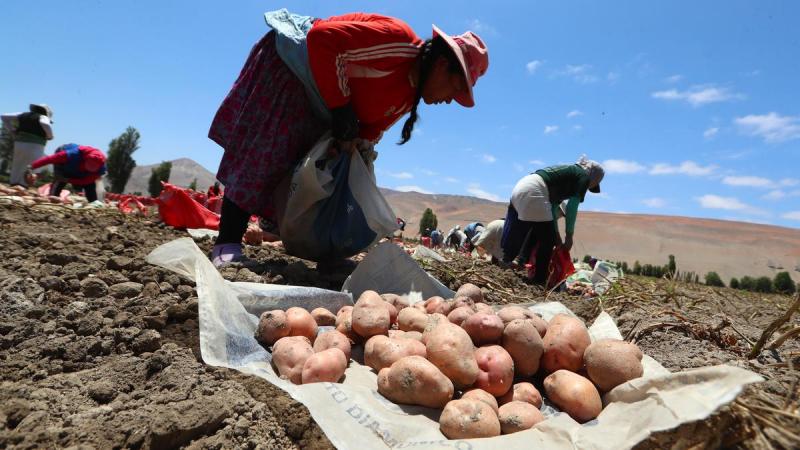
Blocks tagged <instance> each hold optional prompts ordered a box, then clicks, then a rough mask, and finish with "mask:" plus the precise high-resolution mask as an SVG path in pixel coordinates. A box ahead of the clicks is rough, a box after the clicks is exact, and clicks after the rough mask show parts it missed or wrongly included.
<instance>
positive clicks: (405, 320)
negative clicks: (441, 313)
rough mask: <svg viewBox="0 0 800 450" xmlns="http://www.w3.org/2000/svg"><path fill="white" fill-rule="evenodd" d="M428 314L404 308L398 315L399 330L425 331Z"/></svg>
mask: <svg viewBox="0 0 800 450" xmlns="http://www.w3.org/2000/svg"><path fill="white" fill-rule="evenodd" d="M426 325H428V314H426V313H425V312H424V311H421V310H419V309H417V308H403V309H402V310H400V312H399V313H398V314H397V328H399V329H400V330H402V331H419V332H420V333H422V332H423V331H425V326H426Z"/></svg>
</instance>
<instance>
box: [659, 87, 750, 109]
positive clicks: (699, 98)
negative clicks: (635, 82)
mask: <svg viewBox="0 0 800 450" xmlns="http://www.w3.org/2000/svg"><path fill="white" fill-rule="evenodd" d="M651 96H652V97H653V98H657V99H660V100H683V101H686V102H688V103H689V104H690V105H692V106H694V107H698V106H703V105H707V104H709V103H717V102H726V101H730V100H737V99H741V98H744V96H743V95H742V94H737V93H734V92H731V91H730V89H728V88H724V87H717V86H714V85H713V84H710V85H701V86H692V87H690V88H689V89H687V90H685V91H679V90H677V89H668V90H666V91H656V92H653V93H652V94H651Z"/></svg>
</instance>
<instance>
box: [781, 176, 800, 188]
mask: <svg viewBox="0 0 800 450" xmlns="http://www.w3.org/2000/svg"><path fill="white" fill-rule="evenodd" d="M798 184H800V180H798V179H797V178H784V179H782V180H781V181H780V185H781V186H797V185H798Z"/></svg>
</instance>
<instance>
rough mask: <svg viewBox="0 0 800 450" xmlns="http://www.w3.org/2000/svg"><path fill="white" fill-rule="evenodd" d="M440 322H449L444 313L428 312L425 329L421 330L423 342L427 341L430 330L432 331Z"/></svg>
mask: <svg viewBox="0 0 800 450" xmlns="http://www.w3.org/2000/svg"><path fill="white" fill-rule="evenodd" d="M442 323H450V321H449V320H447V316H445V315H444V314H440V313H433V314H428V323H427V324H425V329H424V330H422V343H423V344H424V343H425V342H428V335H429V334H430V333H431V331H433V329H434V328H436V327H437V326H439V324H442Z"/></svg>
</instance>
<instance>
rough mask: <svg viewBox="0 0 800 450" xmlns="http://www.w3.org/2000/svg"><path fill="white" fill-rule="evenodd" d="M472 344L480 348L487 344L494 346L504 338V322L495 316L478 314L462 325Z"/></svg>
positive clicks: (468, 318) (483, 313)
mask: <svg viewBox="0 0 800 450" xmlns="http://www.w3.org/2000/svg"><path fill="white" fill-rule="evenodd" d="M461 328H463V329H464V330H465V331H466V332H467V334H468V335H469V337H470V338H471V339H472V343H473V344H475V346H477V347H480V346H481V345H485V344H494V343H496V342H498V341H500V338H501V337H502V336H503V321H502V320H500V318H499V317H497V316H496V315H494V314H488V313H485V312H477V313H475V314H473V315H471V316H469V317H467V320H465V321H464V323H462V324H461Z"/></svg>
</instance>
